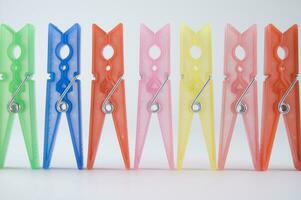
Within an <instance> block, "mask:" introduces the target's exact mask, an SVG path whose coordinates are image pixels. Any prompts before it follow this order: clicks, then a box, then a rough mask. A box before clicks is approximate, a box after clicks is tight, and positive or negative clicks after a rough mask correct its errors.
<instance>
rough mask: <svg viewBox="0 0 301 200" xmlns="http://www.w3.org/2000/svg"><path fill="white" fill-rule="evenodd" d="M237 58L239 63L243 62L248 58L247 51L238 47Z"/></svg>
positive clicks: (236, 49) (236, 50)
mask: <svg viewBox="0 0 301 200" xmlns="http://www.w3.org/2000/svg"><path fill="white" fill-rule="evenodd" d="M235 57H236V58H237V59H238V60H239V61H243V60H244V59H245V57H246V51H245V49H244V48H243V47H242V46H240V45H238V46H237V47H236V48H235Z"/></svg>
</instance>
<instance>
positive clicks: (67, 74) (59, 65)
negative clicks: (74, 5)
mask: <svg viewBox="0 0 301 200" xmlns="http://www.w3.org/2000/svg"><path fill="white" fill-rule="evenodd" d="M48 31H49V32H48V68H47V72H48V73H49V74H50V78H49V79H48V80H47V91H46V97H47V99H46V113H45V137H44V161H43V167H44V168H45V169H47V168H49V166H50V161H51V157H52V151H53V147H54V144H55V139H56V135H57V131H58V126H59V122H60V119H61V115H62V113H66V117H67V121H68V125H69V130H70V135H71V139H72V143H73V149H74V153H75V157H76V161H77V167H78V168H79V169H82V168H83V152H82V151H83V150H82V127H81V108H80V105H81V101H80V80H78V79H77V77H78V75H79V74H80V26H79V25H78V24H75V25H73V26H72V27H71V28H70V29H69V30H68V31H66V32H65V33H62V32H61V31H60V30H59V29H58V28H57V27H55V26H54V25H53V24H49V30H48ZM62 48H67V49H68V50H69V52H68V53H69V54H68V55H63V54H62V53H63V52H62Z"/></svg>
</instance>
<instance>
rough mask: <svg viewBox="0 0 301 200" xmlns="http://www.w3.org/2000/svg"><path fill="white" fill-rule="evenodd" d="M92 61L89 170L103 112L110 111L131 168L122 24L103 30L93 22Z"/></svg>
mask: <svg viewBox="0 0 301 200" xmlns="http://www.w3.org/2000/svg"><path fill="white" fill-rule="evenodd" d="M92 45H93V58H92V59H93V64H92V73H93V75H94V76H95V80H93V81H92V95H91V111H90V137H89V150H88V164H87V165H88V166H87V167H88V169H91V168H93V164H94V160H95V156H96V152H97V146H98V143H99V139H100V135H101V131H102V127H103V124H104V119H105V116H106V114H112V116H113V120H114V125H115V129H116V132H117V137H118V141H119V145H120V148H121V152H122V156H123V160H124V164H125V167H126V168H127V169H129V168H130V157H129V148H128V131H127V119H126V107H125V89H124V80H123V73H124V63H123V26H122V24H119V25H117V26H116V27H115V28H114V29H113V30H111V31H110V32H109V33H106V32H105V31H103V30H102V29H101V28H99V27H98V26H97V25H95V24H94V25H93V43H92ZM108 46H110V47H111V48H112V49H113V50H114V54H113V55H112V56H111V57H110V58H105V57H104V55H103V54H101V53H100V52H103V50H104V48H105V47H108Z"/></svg>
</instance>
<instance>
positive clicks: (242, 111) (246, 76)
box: [218, 25, 260, 170]
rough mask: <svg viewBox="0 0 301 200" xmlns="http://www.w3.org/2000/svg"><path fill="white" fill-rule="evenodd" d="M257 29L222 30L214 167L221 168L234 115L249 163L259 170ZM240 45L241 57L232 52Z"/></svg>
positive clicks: (228, 143)
mask: <svg viewBox="0 0 301 200" xmlns="http://www.w3.org/2000/svg"><path fill="white" fill-rule="evenodd" d="M256 32H257V30H256V25H253V26H251V27H250V28H249V29H248V30H246V31H245V32H243V33H240V32H238V31H237V30H236V29H235V28H234V27H232V26H231V25H228V26H227V28H226V32H225V63H224V64H225V65H224V74H225V80H224V82H223V100H222V102H223V104H222V116H221V136H220V146H219V160H218V168H219V169H224V166H225V162H226V157H227V154H228V151H229V145H230V141H231V137H232V134H233V129H234V125H235V121H236V118H237V116H238V115H241V116H242V118H243V122H244V126H245V129H246V133H247V138H248V144H249V148H250V152H251V154H252V160H253V166H254V168H255V169H257V170H258V169H259V168H260V165H259V158H258V157H259V144H258V106H257V81H256V79H255V78H256V74H257V33H256ZM237 48H242V49H243V50H244V52H245V56H242V57H239V56H238V55H237V54H236V50H237Z"/></svg>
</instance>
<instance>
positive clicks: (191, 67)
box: [177, 25, 216, 169]
mask: <svg viewBox="0 0 301 200" xmlns="http://www.w3.org/2000/svg"><path fill="white" fill-rule="evenodd" d="M180 45H181V46H180V51H181V63H180V70H181V81H180V104H179V106H180V108H179V109H180V111H179V140H178V161H177V168H178V169H181V168H182V165H183V159H184V155H185V150H186V147H187V143H188V139H189V132H190V127H191V122H192V118H193V115H194V114H195V113H198V115H199V118H200V121H201V124H202V127H203V132H204V137H205V141H206V144H207V149H208V155H209V159H210V165H211V168H212V169H215V168H216V159H215V140H214V133H215V131H214V107H213V82H212V80H211V74H212V53H211V27H210V25H207V26H204V27H203V28H202V29H201V30H200V31H198V32H194V31H192V30H191V29H190V28H189V27H187V26H185V25H183V26H182V28H181V34H180ZM193 47H195V48H199V49H200V51H201V54H200V55H196V56H195V57H193V56H192V54H191V49H192V48H193Z"/></svg>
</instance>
